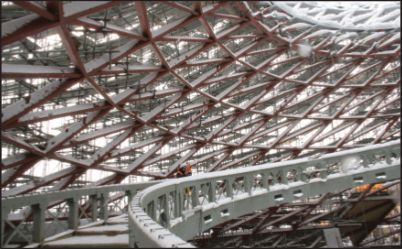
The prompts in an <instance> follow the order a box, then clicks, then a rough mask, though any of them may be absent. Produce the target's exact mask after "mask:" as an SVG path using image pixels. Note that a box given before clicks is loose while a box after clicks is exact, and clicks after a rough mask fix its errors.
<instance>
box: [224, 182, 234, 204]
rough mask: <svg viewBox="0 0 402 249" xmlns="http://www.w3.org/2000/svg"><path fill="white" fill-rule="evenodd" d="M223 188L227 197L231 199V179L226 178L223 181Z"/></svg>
mask: <svg viewBox="0 0 402 249" xmlns="http://www.w3.org/2000/svg"><path fill="white" fill-rule="evenodd" d="M225 187H226V193H227V197H229V198H232V199H233V186H232V179H231V178H228V179H226V180H225Z"/></svg>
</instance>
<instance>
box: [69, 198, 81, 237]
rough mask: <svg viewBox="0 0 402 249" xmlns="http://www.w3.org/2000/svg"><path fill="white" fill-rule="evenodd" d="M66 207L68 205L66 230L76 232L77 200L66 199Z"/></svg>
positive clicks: (77, 221)
mask: <svg viewBox="0 0 402 249" xmlns="http://www.w3.org/2000/svg"><path fill="white" fill-rule="evenodd" d="M67 205H68V229H73V230H76V229H77V227H78V223H79V220H78V200H77V198H70V199H67Z"/></svg>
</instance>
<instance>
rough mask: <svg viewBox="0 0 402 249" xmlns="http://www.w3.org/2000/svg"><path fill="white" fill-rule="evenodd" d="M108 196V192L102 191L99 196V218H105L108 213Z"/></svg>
mask: <svg viewBox="0 0 402 249" xmlns="http://www.w3.org/2000/svg"><path fill="white" fill-rule="evenodd" d="M108 197H109V193H102V195H101V197H100V198H99V205H100V212H99V218H100V219H101V220H107V217H108V215H109V214H108V210H107V204H108V201H107V200H108Z"/></svg>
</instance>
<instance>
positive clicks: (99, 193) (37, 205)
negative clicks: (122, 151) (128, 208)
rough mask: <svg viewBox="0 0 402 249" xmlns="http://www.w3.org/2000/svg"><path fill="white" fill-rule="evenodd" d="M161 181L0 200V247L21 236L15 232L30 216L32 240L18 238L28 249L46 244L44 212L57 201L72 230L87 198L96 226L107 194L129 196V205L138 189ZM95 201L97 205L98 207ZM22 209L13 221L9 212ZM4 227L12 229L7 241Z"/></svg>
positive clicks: (104, 211)
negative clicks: (63, 207) (64, 204)
mask: <svg viewBox="0 0 402 249" xmlns="http://www.w3.org/2000/svg"><path fill="white" fill-rule="evenodd" d="M160 182H161V180H159V181H149V182H140V183H130V184H114V185H106V186H98V187H96V186H95V187H91V186H88V187H84V188H79V189H73V190H60V191H48V192H46V193H29V194H24V195H19V196H9V197H2V203H1V208H2V213H1V221H2V247H5V246H7V245H8V244H9V243H10V241H11V239H12V237H13V236H14V235H15V234H17V233H19V234H20V235H21V231H19V230H18V229H19V227H20V224H22V223H24V222H25V221H26V220H27V218H28V217H29V216H31V215H32V221H33V226H32V227H33V229H32V237H30V236H29V235H28V234H22V235H21V236H22V237H24V239H25V240H27V244H28V245H31V247H35V246H39V245H40V244H41V243H43V242H44V241H45V218H46V211H47V209H48V207H52V206H54V205H56V204H59V203H60V201H61V202H63V201H64V200H66V202H67V205H68V230H72V231H75V230H77V229H78V228H79V227H78V225H79V219H80V214H79V208H80V206H79V200H80V199H81V198H82V197H86V196H88V197H89V198H88V199H89V202H90V204H91V207H92V208H91V216H90V217H91V223H96V222H98V214H99V219H100V220H106V219H107V218H108V209H107V203H108V201H109V200H110V196H109V193H113V192H119V193H120V194H118V195H120V196H121V197H123V196H127V197H128V203H129V202H130V200H131V199H132V197H133V196H134V195H135V194H136V193H137V190H143V189H145V188H147V187H150V186H152V185H155V184H157V183H160ZM118 197H119V196H118ZM98 202H99V203H100V205H99V208H98ZM24 207H25V209H22V210H21V212H20V213H21V214H22V217H21V219H13V216H15V215H16V214H11V213H10V210H13V209H20V208H24ZM94 207H96V208H94ZM98 209H99V210H98ZM52 216H53V215H52ZM57 218H58V216H57V215H56V217H54V219H57ZM13 222H19V225H17V226H15V225H13ZM91 223H90V224H91ZM6 224H8V225H9V226H10V227H11V228H12V231H10V232H11V235H10V236H8V238H4V235H5V233H4V232H5V226H6ZM90 224H89V225H90ZM52 237H53V236H52Z"/></svg>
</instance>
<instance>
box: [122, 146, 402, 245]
mask: <svg viewBox="0 0 402 249" xmlns="http://www.w3.org/2000/svg"><path fill="white" fill-rule="evenodd" d="M381 158H382V159H381ZM381 160H383V161H381ZM359 163H360V164H361V165H360V166H359ZM348 165H354V167H355V168H354V169H349V170H348V169H347V167H348ZM328 169H330V170H328ZM292 172H293V173H294V174H293V180H294V181H293V182H288V180H286V179H285V178H282V179H279V178H278V176H280V175H282V176H283V175H285V174H286V175H287V179H289V175H292ZM295 172H296V173H295ZM314 176H315V177H314ZM239 178H243V184H240V185H241V186H240V187H239V188H233V185H234V184H233V182H234V180H235V179H239ZM254 179H262V186H261V187H258V186H257V185H256V187H255V188H254V187H253V185H254V183H253V182H254ZM268 179H270V180H272V184H273V185H269V181H268ZM396 179H400V141H394V142H389V143H385V144H381V145H371V146H366V147H363V148H358V149H352V150H347V151H342V152H336V153H332V154H327V155H324V156H323V157H321V158H319V159H314V160H309V159H298V160H292V161H286V162H279V163H272V164H263V165H258V166H253V167H247V168H242V169H235V170H225V171H220V172H212V173H205V174H200V175H197V176H192V177H188V178H184V179H174V180H168V181H165V182H163V183H160V184H156V185H153V186H151V187H149V188H147V189H145V190H144V191H142V192H141V193H139V194H137V195H136V196H135V197H134V198H133V200H132V201H131V203H130V205H129V211H128V213H129V225H130V237H129V243H130V247H134V244H135V245H136V246H138V247H193V245H191V244H190V243H187V242H186V240H188V239H191V238H192V237H194V236H195V235H197V234H199V233H201V232H202V231H204V230H206V229H209V228H211V227H213V226H215V225H218V224H220V223H222V222H225V221H228V220H231V219H234V218H237V217H239V216H241V215H245V214H247V213H250V212H253V211H256V210H260V209H263V208H267V207H269V206H275V205H278V204H281V203H284V202H290V201H293V200H297V199H301V198H307V197H311V196H315V195H319V194H325V193H327V192H332V191H338V190H344V189H346V188H352V187H357V186H361V185H365V184H368V183H380V182H389V181H393V180H396ZM280 181H281V182H280ZM220 182H225V184H226V183H229V184H226V185H225V190H223V191H226V195H225V194H223V195H224V196H223V197H224V198H222V194H220V193H219V188H218V189H216V185H217V183H218V184H219V183H220ZM234 186H236V185H234ZM188 187H190V188H191V196H190V200H191V207H190V208H189V210H186V211H182V209H183V207H182V206H183V204H182V203H183V201H182V200H183V196H184V189H185V188H188ZM221 189H223V188H221ZM236 190H237V194H236V193H235V192H236ZM200 193H201V195H202V196H203V197H201V198H199V194H200ZM200 201H201V202H204V201H206V202H207V203H206V204H203V203H201V204H200ZM165 210H169V211H166V212H165ZM161 213H164V214H165V217H166V219H167V222H163V220H162V218H161V215H160V214H161Z"/></svg>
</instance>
